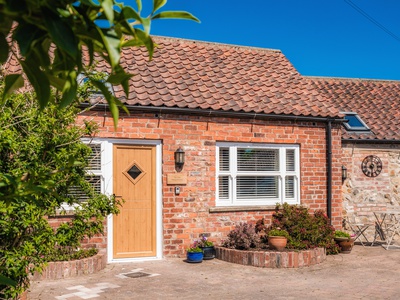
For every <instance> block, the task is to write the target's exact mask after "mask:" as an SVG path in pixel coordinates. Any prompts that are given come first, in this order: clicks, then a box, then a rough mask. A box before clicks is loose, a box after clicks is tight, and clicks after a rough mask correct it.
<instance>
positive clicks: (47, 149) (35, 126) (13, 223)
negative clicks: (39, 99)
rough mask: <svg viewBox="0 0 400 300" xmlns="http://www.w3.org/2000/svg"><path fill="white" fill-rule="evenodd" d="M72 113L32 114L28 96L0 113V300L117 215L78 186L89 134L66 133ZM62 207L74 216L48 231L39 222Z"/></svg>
mask: <svg viewBox="0 0 400 300" xmlns="http://www.w3.org/2000/svg"><path fill="white" fill-rule="evenodd" d="M1 95H2V83H1V80H0V96H1ZM77 112H78V111H77V110H76V109H75V108H74V107H69V108H67V109H65V110H62V109H59V108H57V104H56V103H53V104H50V105H48V107H47V108H46V109H44V110H40V109H39V108H38V106H37V103H36V101H35V99H34V95H32V94H30V93H25V94H18V95H13V96H12V97H11V98H10V99H9V100H8V101H7V102H6V103H4V104H3V106H2V111H1V114H0V274H1V275H2V277H1V278H0V299H1V298H6V299H10V298H16V297H17V295H18V294H20V293H21V292H23V291H24V290H25V289H26V288H27V287H28V286H29V274H33V273H34V272H36V271H38V272H40V271H41V270H42V269H43V267H44V266H45V263H46V261H47V260H48V256H49V255H51V254H52V253H54V251H55V249H61V248H63V247H67V248H69V247H70V248H73V249H74V250H76V249H77V248H79V245H80V243H81V240H82V239H83V238H84V237H91V236H93V235H95V234H97V233H101V232H102V230H103V222H104V220H105V218H106V216H107V215H108V214H110V213H117V212H118V207H119V202H118V201H116V199H115V197H107V196H106V195H100V194H96V193H95V192H94V191H93V189H92V187H91V186H90V185H89V184H88V182H87V181H86V180H85V175H86V171H85V167H86V166H87V164H88V157H89V155H90V153H91V149H90V147H88V146H87V145H85V144H83V143H82V142H81V138H82V137H83V136H88V135H91V134H94V132H95V130H96V128H95V126H94V125H93V124H91V123H86V124H85V125H84V126H74V124H75V119H76V115H77ZM71 186H77V187H80V188H82V190H84V191H85V192H86V193H87V194H88V195H89V200H88V202H87V203H79V202H78V199H76V198H73V197H71V196H70V195H69V193H68V191H69V188H70V187H71ZM62 203H68V204H70V205H74V204H75V205H76V209H75V215H74V217H73V218H72V220H71V221H70V222H67V223H64V224H62V225H61V226H60V227H59V228H58V229H57V230H56V231H55V230H53V228H52V227H51V226H50V225H49V223H48V221H47V217H48V216H52V215H54V214H55V212H56V211H57V210H59V209H60V206H61V204H62ZM78 204H79V205H78ZM2 278H7V279H10V280H12V282H15V283H16V285H15V286H12V285H9V284H8V283H7V281H9V280H7V281H6V280H4V279H2Z"/></svg>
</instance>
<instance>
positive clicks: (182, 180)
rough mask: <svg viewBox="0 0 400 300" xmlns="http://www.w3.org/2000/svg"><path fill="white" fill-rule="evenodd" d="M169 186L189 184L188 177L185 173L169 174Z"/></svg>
mask: <svg viewBox="0 0 400 300" xmlns="http://www.w3.org/2000/svg"><path fill="white" fill-rule="evenodd" d="M167 184H187V175H186V174H183V173H170V174H167Z"/></svg>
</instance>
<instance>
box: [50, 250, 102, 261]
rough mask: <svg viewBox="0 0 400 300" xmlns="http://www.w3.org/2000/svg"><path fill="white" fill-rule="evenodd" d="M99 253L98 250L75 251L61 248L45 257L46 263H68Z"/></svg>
mask: <svg viewBox="0 0 400 300" xmlns="http://www.w3.org/2000/svg"><path fill="white" fill-rule="evenodd" d="M98 252H99V250H98V249H95V248H90V249H81V250H76V249H75V248H72V247H62V248H59V249H57V250H56V251H54V252H52V253H51V254H49V255H47V256H46V260H47V261H69V260H75V259H83V258H87V257H91V256H93V255H96V254H97V253H98Z"/></svg>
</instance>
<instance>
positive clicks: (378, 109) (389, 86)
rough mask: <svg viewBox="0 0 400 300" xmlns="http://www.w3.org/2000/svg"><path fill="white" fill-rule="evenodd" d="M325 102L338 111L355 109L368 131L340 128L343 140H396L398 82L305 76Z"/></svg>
mask: <svg viewBox="0 0 400 300" xmlns="http://www.w3.org/2000/svg"><path fill="white" fill-rule="evenodd" d="M307 80H308V81H309V83H310V88H313V89H316V90H317V91H318V92H319V93H320V94H321V95H322V96H323V97H324V98H326V100H327V102H328V103H329V105H331V106H333V107H335V108H336V109H338V110H339V111H340V112H355V113H357V114H358V115H359V116H360V117H361V118H362V120H363V121H364V122H365V123H366V124H367V126H368V127H369V128H370V129H371V133H369V134H364V133H352V132H348V131H346V130H345V129H343V136H342V137H343V138H344V139H354V140H381V141H393V140H397V141H400V81H388V80H367V79H344V78H314V77H308V78H307Z"/></svg>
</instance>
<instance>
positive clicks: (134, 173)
mask: <svg viewBox="0 0 400 300" xmlns="http://www.w3.org/2000/svg"><path fill="white" fill-rule="evenodd" d="M127 173H128V174H129V175H130V176H131V177H132V178H133V180H135V179H136V178H138V177H139V175H140V174H142V170H140V169H139V168H138V167H137V166H136V165H133V166H132V168H130V169H129V171H128V172H127Z"/></svg>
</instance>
